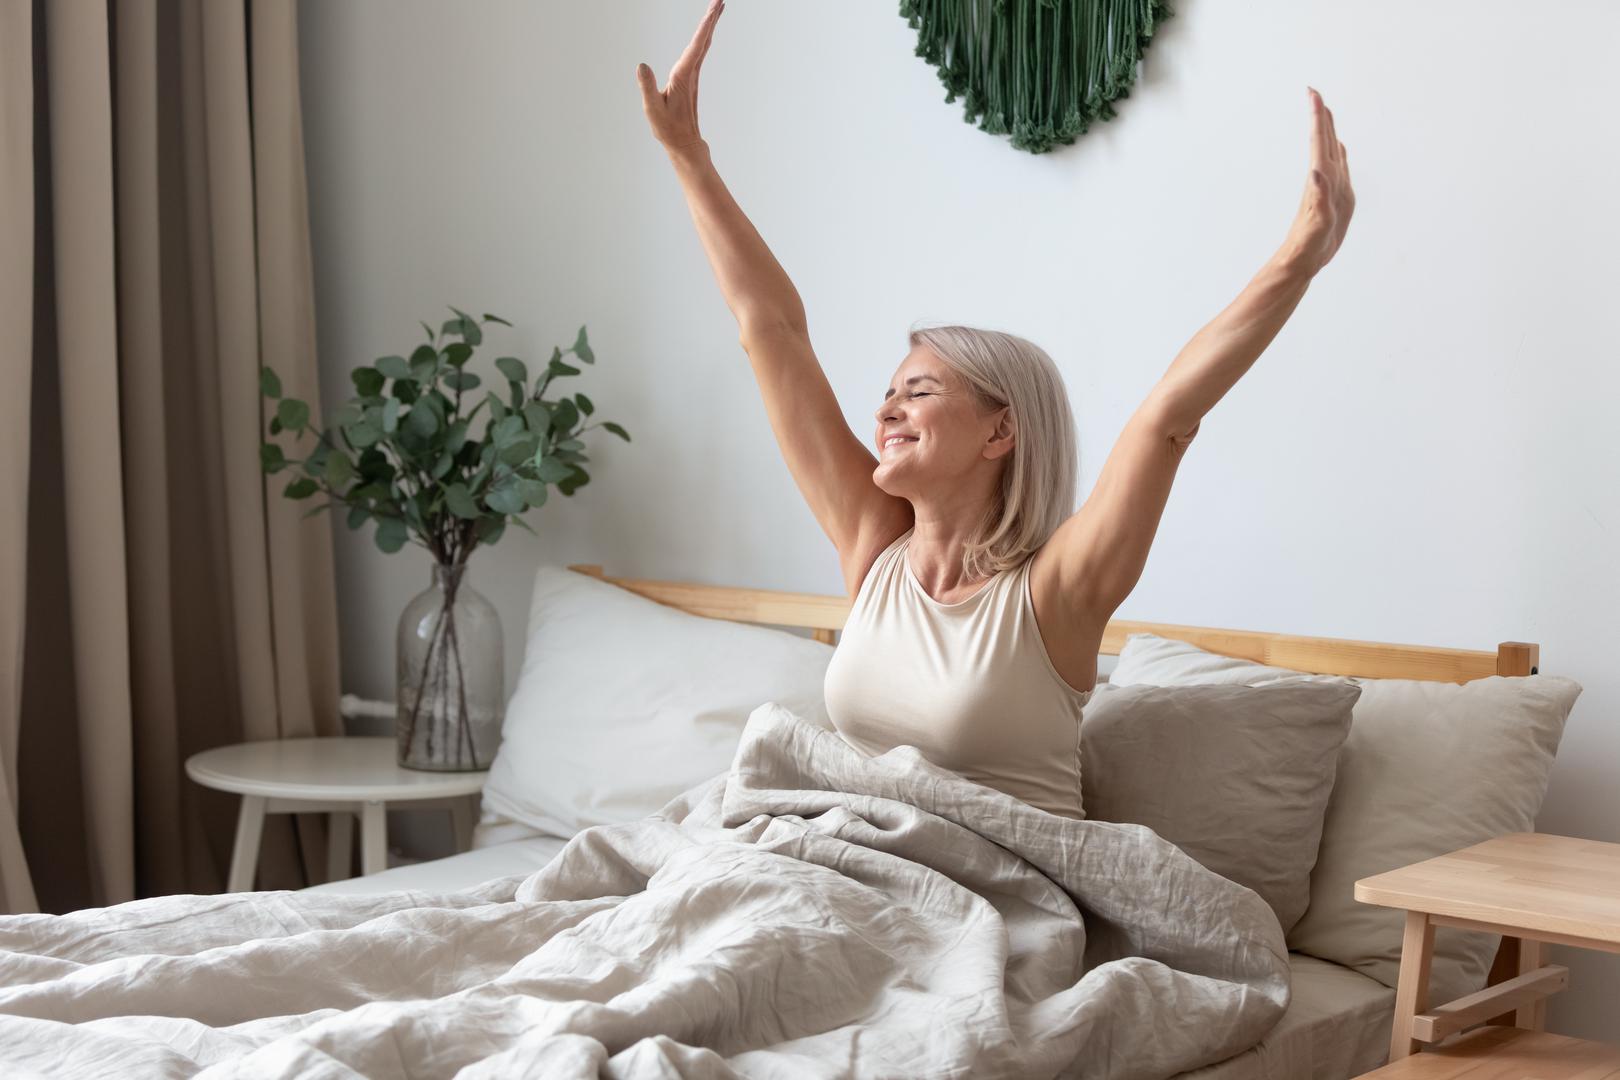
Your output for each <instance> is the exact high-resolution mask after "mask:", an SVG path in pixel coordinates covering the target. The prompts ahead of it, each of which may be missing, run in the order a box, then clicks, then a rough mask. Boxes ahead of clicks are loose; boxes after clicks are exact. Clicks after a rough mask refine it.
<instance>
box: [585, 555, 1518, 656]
mask: <svg viewBox="0 0 1620 1080" xmlns="http://www.w3.org/2000/svg"><path fill="white" fill-rule="evenodd" d="M568 569H570V570H575V571H578V572H579V573H582V574H589V575H590V576H592V577H595V578H600V579H601V580H603V581H607V582H611V583H612V584H614V585H618V586H619V587H621V588H625V589H629V590H630V591H631V592H633V593H637V594H638V595H641V596H645V597H647V598H648V599H649V600H656V601H658V602H659V603H660V604H668V605H669V606H670V607H676V608H680V609H681V610H682V611H688V612H691V613H692V614H694V615H705V616H708V617H709V618H713V619H732V620H734V621H736V622H747V623H764V624H767V625H771V626H795V627H800V628H802V629H807V630H809V631H810V632H811V636H812V637H814V638H815V639H816V640H817V641H824V642H826V643H827V644H829V645H831V644H833V643H834V642H835V641H836V640H837V633H838V631H839V630H842V629H843V627H844V619H845V617H846V616H848V614H849V601H848V600H847V599H846V598H845V597H842V596H824V595H821V594H819V593H796V592H780V591H776V590H772V589H744V588H738V587H736V586H732V585H698V584H693V583H690V582H683V581H653V580H642V579H637V578H617V577H608V576H607V575H605V574H603V572H602V568H601V567H600V566H595V565H585V564H577V565H573V566H570V567H569V568H568ZM1131 634H1157V635H1159V636H1160V637H1168V638H1175V639H1176V640H1178V641H1187V642H1191V643H1192V644H1194V645H1197V646H1198V647H1199V648H1201V649H1205V650H1207V651H1209V652H1214V653H1220V654H1221V655H1223V656H1235V657H1239V658H1241V659H1244V660H1253V661H1255V662H1256V663H1260V664H1271V665H1274V666H1276V667H1286V668H1293V669H1295V670H1297V671H1310V672H1314V673H1316V674H1319V675H1352V676H1356V677H1359V678H1363V679H1429V680H1432V681H1434V682H1456V683H1462V682H1468V681H1470V680H1472V679H1483V678H1485V677H1486V676H1489V675H1535V674H1537V673H1538V672H1539V671H1540V668H1541V647H1540V646H1539V645H1535V644H1532V643H1529V642H1524V641H1504V642H1502V643H1501V644H1500V645H1498V646H1497V647H1496V651H1495V652H1491V651H1489V650H1484V649H1442V648H1436V647H1433V646H1429V645H1394V644H1390V643H1387V642H1381V641H1351V640H1348V639H1345V638H1324V637H1304V636H1301V635H1297V634H1269V633H1265V632H1262V631H1258V630H1222V629H1218V628H1215V627H1209V626H1178V625H1175V624H1173V623H1153V622H1132V621H1128V620H1125V619H1113V620H1111V621H1110V622H1109V623H1108V627H1107V629H1106V630H1105V631H1104V633H1103V640H1102V652H1104V653H1106V654H1108V655H1110V656H1118V655H1119V651H1120V649H1122V648H1124V646H1125V639H1126V638H1127V637H1128V636H1129V635H1131Z"/></svg>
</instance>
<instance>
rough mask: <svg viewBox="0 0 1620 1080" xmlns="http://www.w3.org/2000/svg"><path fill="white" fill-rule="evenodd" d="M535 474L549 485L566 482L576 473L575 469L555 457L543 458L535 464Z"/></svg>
mask: <svg viewBox="0 0 1620 1080" xmlns="http://www.w3.org/2000/svg"><path fill="white" fill-rule="evenodd" d="M535 472H536V473H538V474H539V476H540V479H541V480H542V481H544V482H545V483H548V484H555V483H558V482H559V481H562V480H566V479H568V477H570V476H572V475H573V473H574V467H573V466H572V465H569V464H568V463H567V462H563V461H558V460H557V459H556V458H554V457H545V458H541V459H540V460H539V461H538V462H536V464H535Z"/></svg>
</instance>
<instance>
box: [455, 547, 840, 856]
mask: <svg viewBox="0 0 1620 1080" xmlns="http://www.w3.org/2000/svg"><path fill="white" fill-rule="evenodd" d="M832 652H833V650H832V646H830V645H824V644H822V643H821V642H819V641H814V640H811V639H810V638H805V637H800V636H798V635H796V634H791V633H788V632H787V631H784V630H776V629H772V628H770V627H765V626H750V625H746V624H743V623H737V622H730V621H728V620H723V619H707V618H703V617H701V616H697V615H692V614H689V613H687V612H684V611H680V610H679V609H677V608H673V607H668V606H666V605H664V604H659V603H656V602H654V601H652V600H648V599H646V598H645V597H642V596H637V595H636V594H635V593H632V592H630V591H629V590H627V589H622V588H620V587H619V586H617V585H613V584H609V583H608V582H605V581H598V580H597V579H595V578H592V577H590V576H588V575H585V574H580V573H576V572H574V571H572V570H567V569H564V568H562V567H560V566H542V567H540V569H539V570H538V572H537V573H536V574H535V579H534V593H533V595H532V599H531V600H530V604H529V630H528V638H527V641H526V644H525V648H524V657H523V671H522V673H521V674H520V675H519V676H518V682H517V688H516V689H515V690H514V691H513V693H512V699H511V701H510V702H508V703H507V706H506V720H505V722H504V724H503V725H502V727H501V745H500V749H499V750H497V751H496V754H495V761H494V762H493V763H492V764H491V766H490V771H489V780H488V781H487V782H486V783H485V785H484V794H483V808H484V812H483V815H482V820H481V821H480V825H479V831H480V833H481V834H483V835H484V836H486V838H487V836H488V835H489V833H490V832H491V830H498V829H499V828H500V826H501V825H502V824H503V823H508V822H518V823H521V824H522V825H525V826H528V827H530V828H533V829H538V830H539V831H541V832H543V833H546V834H549V835H552V836H558V837H564V838H566V837H570V836H573V835H574V834H575V833H576V832H578V831H580V830H581V829H584V828H587V827H589V826H592V825H604V824H609V823H611V822H617V821H631V820H634V819H636V818H641V817H645V816H647V815H648V814H651V813H653V812H654V811H656V810H658V809H660V808H661V807H662V806H663V805H664V804H665V803H667V802H668V801H669V800H670V799H672V798H674V797H675V796H676V795H678V794H680V793H681V792H682V791H685V790H686V789H687V788H690V787H692V786H693V785H695V784H698V783H701V782H702V781H704V780H707V779H708V778H710V777H712V776H715V775H717V774H719V773H722V772H724V771H726V770H727V769H728V768H730V767H731V759H732V757H733V755H734V754H735V753H736V749H737V743H738V740H739V739H740V737H741V735H742V729H743V725H744V724H745V723H746V722H747V720H748V714H749V713H750V712H752V711H753V710H754V709H755V708H757V707H758V706H759V705H761V704H763V703H764V702H767V701H775V702H777V703H779V704H780V705H782V706H783V707H784V708H787V709H789V710H791V711H793V712H795V713H798V714H799V715H801V716H805V717H809V718H815V719H819V720H820V721H821V723H823V724H827V726H829V727H830V726H831V724H830V723H829V722H828V720H827V716H826V709H825V706H824V705H823V702H822V681H823V679H824V678H825V676H826V671H827V661H828V659H829V658H830V657H831V656H832ZM508 831H510V829H508Z"/></svg>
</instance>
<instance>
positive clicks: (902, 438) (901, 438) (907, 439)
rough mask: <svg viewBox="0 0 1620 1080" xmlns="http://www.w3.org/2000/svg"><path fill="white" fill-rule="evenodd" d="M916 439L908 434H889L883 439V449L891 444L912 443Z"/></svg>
mask: <svg viewBox="0 0 1620 1080" xmlns="http://www.w3.org/2000/svg"><path fill="white" fill-rule="evenodd" d="M916 441H917V440H916V439H915V438H913V437H911V436H908V435H891V436H889V437H888V438H887V439H884V440H883V449H885V450H887V449H889V447H891V446H901V445H903V444H905V443H914V442H916Z"/></svg>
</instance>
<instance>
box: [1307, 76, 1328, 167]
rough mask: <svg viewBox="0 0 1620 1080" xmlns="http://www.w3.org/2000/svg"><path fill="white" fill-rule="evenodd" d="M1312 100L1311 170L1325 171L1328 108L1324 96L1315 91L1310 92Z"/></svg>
mask: <svg viewBox="0 0 1620 1080" xmlns="http://www.w3.org/2000/svg"><path fill="white" fill-rule="evenodd" d="M1310 98H1311V168H1313V169H1325V168H1326V167H1327V117H1326V113H1327V106H1326V105H1323V104H1322V95H1321V94H1318V93H1317V92H1316V91H1315V90H1314V89H1312V90H1311V91H1310Z"/></svg>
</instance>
